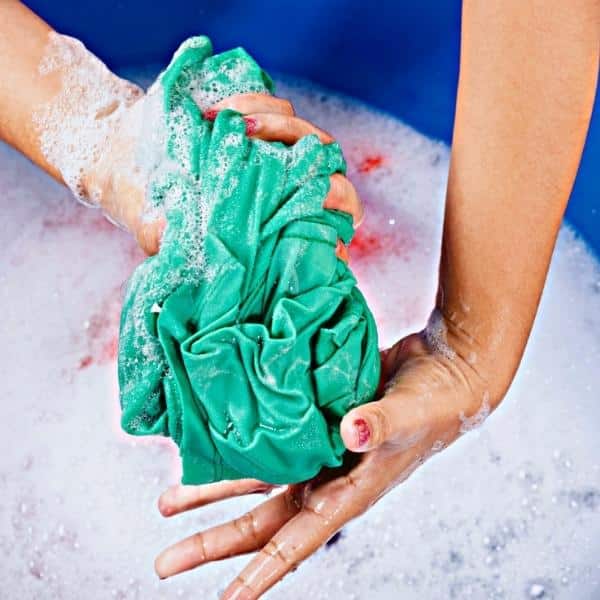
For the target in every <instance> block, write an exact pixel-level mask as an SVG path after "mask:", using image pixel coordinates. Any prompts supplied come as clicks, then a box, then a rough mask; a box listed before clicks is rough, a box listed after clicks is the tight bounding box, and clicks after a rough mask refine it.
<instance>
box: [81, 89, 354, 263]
mask: <svg viewBox="0 0 600 600" xmlns="http://www.w3.org/2000/svg"><path fill="white" fill-rule="evenodd" d="M156 90H158V88H156ZM156 93H157V91H153V90H151V91H150V92H149V94H147V95H145V96H143V97H141V98H140V99H139V100H137V102H135V104H132V105H131V106H130V107H128V108H127V109H126V110H125V111H122V114H121V115H120V116H119V118H118V119H115V120H114V122H113V123H112V124H111V128H110V131H109V134H108V135H107V138H106V141H105V143H104V148H103V151H102V154H101V157H100V159H99V160H98V161H97V162H96V163H95V164H94V165H93V167H92V168H91V169H90V171H89V173H87V174H86V175H85V176H84V178H83V185H84V189H85V194H86V195H87V196H88V197H90V198H91V199H92V200H93V201H94V202H95V203H96V204H100V205H101V206H102V208H103V209H104V211H105V213H106V215H107V216H108V217H109V218H110V219H111V220H113V221H116V222H117V223H120V224H121V225H123V226H124V227H125V228H127V229H128V230H129V231H131V232H132V234H133V235H134V236H135V238H136V240H137V241H138V243H139V245H140V246H141V247H142V249H143V250H144V251H145V252H146V253H147V254H155V253H156V252H158V249H159V246H160V239H161V236H162V233H163V231H164V228H165V226H166V222H165V218H164V215H153V214H152V213H150V212H148V211H147V210H146V200H145V198H146V187H147V185H148V183H149V181H148V180H149V175H148V173H147V170H145V168H144V166H143V161H142V164H140V147H142V151H143V146H144V145H145V144H148V143H152V138H151V136H152V133H153V131H155V130H156V129H157V127H154V125H153V124H152V118H154V117H159V115H157V114H156V113H153V111H152V109H151V107H150V106H149V105H150V104H151V102H152V101H153V99H154V98H153V94H156ZM226 108H227V109H231V110H235V111H237V112H239V113H241V114H243V115H244V119H245V121H246V128H247V134H248V136H250V137H254V138H259V139H262V140H267V141H281V142H284V143H286V144H294V143H295V142H296V141H298V140H299V139H300V138H302V137H304V136H306V135H310V134H315V135H317V136H318V137H319V139H320V140H321V142H323V143H325V144H328V143H331V142H333V138H332V137H331V136H330V135H329V134H328V133H326V132H325V131H323V130H321V129H319V128H318V127H315V126H314V125H312V124H311V123H309V122H308V121H305V120H304V119H300V118H299V117H297V116H295V113H294V109H293V106H292V104H291V103H290V102H289V101H288V100H284V99H281V98H276V97H275V96H270V95H267V94H256V93H249V94H238V95H235V96H231V97H229V98H226V99H225V100H222V101H221V102H219V103H217V104H215V105H214V106H212V107H211V108H209V109H208V110H206V111H205V112H204V117H205V118H206V119H208V120H214V119H215V118H216V115H217V113H218V111H219V110H223V109H226ZM149 116H150V122H148V117H149ZM330 184H331V185H330V190H329V193H328V195H327V197H326V198H325V201H324V207H325V208H328V209H336V210H341V211H345V212H347V213H349V214H351V215H352V217H353V219H354V222H355V224H356V225H358V223H359V222H360V220H361V219H362V215H363V210H362V205H361V203H360V200H359V198H358V195H357V193H356V190H355V189H354V186H353V185H352V184H351V183H350V182H349V181H348V179H347V178H346V177H344V176H343V175H341V174H335V175H332V176H331V179H330ZM336 254H337V255H338V256H339V257H340V258H341V259H342V260H345V261H347V260H348V253H347V250H346V248H345V246H344V245H343V244H342V243H341V241H340V242H338V247H337V249H336Z"/></svg>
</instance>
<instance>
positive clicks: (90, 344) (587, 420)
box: [0, 85, 600, 600]
mask: <svg viewBox="0 0 600 600" xmlns="http://www.w3.org/2000/svg"><path fill="white" fill-rule="evenodd" d="M279 91H280V94H281V95H286V94H289V95H291V96H292V97H293V98H294V100H295V104H296V108H297V110H298V112H299V113H300V115H302V116H306V117H308V118H310V119H313V120H314V121H315V122H317V123H318V124H319V125H322V126H323V127H324V128H325V129H327V130H329V131H331V132H332V133H333V134H334V135H335V136H336V137H337V138H338V139H339V140H340V141H341V143H342V146H343V148H344V149H345V151H346V156H347V159H348V163H349V174H350V177H351V178H352V180H353V181H354V183H355V184H356V186H357V188H358V191H359V192H360V194H361V196H362V197H363V199H364V200H365V203H366V206H367V213H366V218H365V223H364V226H363V227H364V229H363V233H362V234H361V235H362V240H359V241H360V244H359V245H357V246H354V248H353V250H352V252H351V254H352V257H351V264H352V265H353V267H354V269H355V271H356V273H357V275H358V279H359V282H360V285H361V288H362V289H363V291H364V292H365V294H366V295H367V298H368V300H369V302H370V304H371V306H373V308H374V311H375V314H376V318H377V321H378V323H379V326H380V332H381V338H382V345H389V344H390V343H392V342H393V341H395V340H397V339H398V338H399V337H400V336H402V335H404V334H406V333H408V332H413V331H417V330H420V329H421V328H422V327H424V326H425V324H426V322H427V318H428V316H429V312H430V310H431V307H432V306H433V301H434V297H435V292H436V283H437V282H436V270H437V254H438V250H439V236H440V231H441V229H440V226H441V213H442V207H443V194H444V185H445V177H446V170H447V160H448V149H447V148H446V147H445V146H443V145H442V144H440V143H437V142H434V141H431V140H428V139H426V138H425V137H423V136H421V135H419V134H417V133H415V132H414V131H412V130H411V129H409V128H408V127H406V126H404V125H403V124H401V123H399V122H398V121H396V120H394V119H391V118H389V117H387V116H385V115H381V114H378V113H376V112H372V111H369V110H367V109H366V108H365V107H362V106H360V105H355V104H352V103H350V102H348V101H346V100H344V99H343V98H339V97H335V96H332V95H330V94H328V93H324V92H323V91H321V90H318V89H314V88H312V89H307V88H305V87H298V86H296V85H289V86H286V87H283V86H282V87H280V90H279ZM378 157H382V160H381V161H380V160H379V159H378ZM373 165H375V166H373ZM0 191H1V192H2V197H3V202H2V203H0V210H2V211H3V213H2V219H0V243H1V244H2V247H3V257H2V260H1V261H0V307H1V308H2V341H3V350H2V360H1V361H0V378H1V380H2V382H3V390H2V391H3V405H2V406H3V414H2V417H3V419H2V423H3V425H2V435H3V452H2V453H1V454H0V489H1V490H2V498H3V502H2V505H1V506H0V550H1V551H2V552H3V563H2V569H1V570H0V571H1V572H0V585H2V590H3V591H4V592H3V593H4V594H5V595H6V596H7V597H11V598H23V599H30V598H63V599H64V600H70V599H77V600H79V599H80V598H81V597H82V596H85V597H89V598H120V599H122V600H125V599H128V600H129V599H135V598H143V599H144V600H152V599H155V598H156V599H159V598H198V597H202V598H216V597H217V591H218V590H222V589H223V588H224V587H225V586H226V584H227V582H228V581H230V580H231V579H233V577H235V575H236V574H237V573H238V572H239V570H240V569H241V568H242V567H243V565H244V564H245V563H246V562H247V561H248V560H249V557H243V558H238V559H233V560H232V561H224V562H221V563H218V564H214V565H208V566H204V567H202V568H200V569H197V570H195V571H193V572H190V573H188V574H185V575H182V576H179V577H175V578H173V579H172V580H167V581H163V582H159V581H158V580H157V579H156V576H155V575H154V572H153V570H152V563H153V559H154V557H155V555H156V554H157V553H158V552H159V551H160V550H161V549H162V548H163V547H165V546H166V545H169V544H171V543H173V542H175V541H176V540H177V539H180V538H182V537H185V536H187V535H190V534H192V533H194V532H196V531H198V530H199V529H202V528H205V527H209V526H211V525H214V524H215V523H217V522H221V521H224V520H226V519H230V518H233V517H235V516H238V515H239V514H240V512H241V511H243V510H246V509H248V508H249V507H250V506H253V505H254V504H256V502H257V501H260V500H262V498H261V497H257V496H256V495H253V496H252V497H251V498H247V499H235V500H231V501H230V502H227V503H222V504H217V505H214V506H212V507H205V508H202V509H201V510H199V511H195V512H193V513H191V514H190V515H183V516H181V517H177V519H169V520H163V519H162V518H161V517H160V516H159V514H158V511H157V510H156V498H157V497H158V495H159V493H160V492H161V491H162V490H163V489H164V488H166V487H167V485H169V484H172V483H175V482H176V481H177V480H178V479H179V476H180V472H179V466H178V458H177V453H176V451H175V449H174V448H173V447H172V445H170V444H169V443H168V442H166V441H161V440H159V439H156V440H146V439H137V440H134V442H133V443H132V440H131V438H129V437H127V436H125V435H124V434H122V433H121V432H120V431H119V427H118V418H119V411H118V400H117V386H116V377H115V363H114V356H113V355H111V353H110V352H108V350H109V349H110V348H111V344H112V343H113V342H114V339H115V336H116V335H117V330H118V316H119V315H118V304H119V298H120V292H119V289H120V286H121V283H122V282H123V280H124V279H125V278H126V277H127V276H128V275H129V273H130V272H131V271H132V269H133V267H134V265H135V264H136V263H137V262H139V261H140V260H141V258H142V256H141V254H140V253H139V252H138V251H137V250H136V249H135V245H134V243H133V242H132V241H131V240H130V238H129V237H128V235H127V234H125V233H123V232H120V231H118V230H117V229H114V228H111V227H110V226H109V225H108V224H107V223H104V222H103V220H102V219H101V218H100V215H98V214H97V213H96V212H94V211H88V210H85V209H83V208H82V207H80V206H77V205H76V204H75V203H71V202H69V199H68V195H67V193H66V192H65V191H64V190H63V189H62V188H61V187H60V186H58V185H57V184H54V183H53V182H51V181H50V180H49V179H48V178H47V177H45V176H44V175H43V174H42V173H40V172H39V171H38V170H36V169H35V168H34V167H32V166H31V165H30V164H29V163H28V162H27V161H26V160H24V159H22V158H21V157H19V156H17V155H16V153H14V152H12V151H9V150H7V149H6V148H0ZM391 219H392V220H394V223H393V224H392V223H390V220H391ZM599 282H600V270H599V267H598V263H597V262H596V260H595V259H594V258H593V257H592V256H591V254H590V253H589V251H588V250H587V249H586V247H585V246H584V245H583V244H582V243H581V241H579V240H577V239H576V237H575V235H574V234H573V232H572V231H571V230H570V229H568V228H563V230H562V232H561V234H560V236H559V240H558V246H557V250H556V252H555V255H554V258H553V262H552V267H551V270H550V275H549V279H548V285H547V289H546V291H545V293H544V297H543V301H542V306H541V311H540V314H539V316H538V318H537V321H536V324H535V327H534V330H533V333H532V337H531V340H530V343H529V345H528V348H527V351H526V354H525V358H524V361H523V365H522V368H521V370H520V372H519V374H518V376H517V379H516V381H515V383H514V385H513V387H512V389H511V391H510V393H509V395H508V397H507V398H506V400H505V401H504V402H503V403H502V404H501V405H500V407H499V408H498V409H497V410H496V411H495V412H494V415H493V416H491V417H490V418H489V420H488V422H487V425H486V427H485V428H483V429H480V430H478V432H477V435H469V436H464V437H462V438H461V439H460V440H458V441H457V442H456V443H455V444H453V445H451V446H450V447H449V448H447V449H445V450H443V451H442V452H440V453H439V454H436V456H434V457H433V458H431V459H430V460H429V461H427V463H426V464H425V465H424V466H422V467H421V468H420V469H417V470H416V472H415V473H414V474H413V475H412V476H411V477H410V478H409V479H408V481H407V482H406V483H404V484H402V485H401V486H400V487H399V488H398V489H397V490H395V491H393V492H391V493H390V494H388V495H387V496H386V497H385V498H383V499H382V500H381V501H380V502H378V503H377V504H376V505H375V506H374V507H372V508H371V509H370V510H369V511H368V512H367V513H366V514H365V515H364V516H363V517H362V518H361V519H360V520H358V521H356V522H354V523H352V524H351V525H349V526H348V527H346V528H344V530H343V532H342V536H341V538H340V539H339V541H338V542H337V543H336V544H334V545H332V546H330V547H329V548H327V549H323V550H321V551H320V552H319V553H318V554H317V555H316V556H315V557H314V558H312V559H310V560H308V561H307V562H306V563H305V564H303V565H302V566H301V567H300V568H299V569H298V571H297V572H296V573H295V574H293V575H291V576H290V577H289V578H288V579H286V580H285V581H284V582H283V584H282V585H280V586H279V587H278V589H276V591H275V592H273V594H272V595H273V597H275V598H277V597H285V598H289V599H290V600H300V599H301V598H305V597H306V596H309V597H311V598H314V600H330V599H331V598H351V597H352V595H353V594H354V595H355V596H356V597H362V598H369V599H371V598H373V600H396V599H397V598H398V597H401V598H405V599H406V600H437V599H439V598H444V599H446V598H449V599H460V600H462V599H463V598H474V599H477V600H479V599H483V598H486V599H487V598H497V599H504V600H513V599H515V598H516V599H518V598H528V597H531V596H530V594H531V592H532V590H533V591H534V592H536V591H537V590H538V589H539V588H537V587H534V586H543V588H544V590H545V592H544V593H545V594H546V596H547V597H553V598H558V599H561V598H563V599H566V600H571V599H572V598H578V599H579V598H582V599H583V598H590V599H591V598H595V597H597V596H598V595H599V594H600V584H599V574H600V565H599V564H598V556H600V523H599V518H598V514H599V511H600V461H599V460H598V456H600V436H598V422H599V421H600V405H599V404H598V401H597V399H598V389H599V388H600V375H599V370H598V365H599V364H600V284H599ZM148 308H150V306H148ZM86 322H87V327H86ZM107 349H108V350H107ZM105 354H106V356H105ZM88 357H89V359H88ZM90 361H91V362H90ZM438 447H439V445H436V446H435V448H432V451H435V450H437V448H438ZM536 593H537V592H536Z"/></svg>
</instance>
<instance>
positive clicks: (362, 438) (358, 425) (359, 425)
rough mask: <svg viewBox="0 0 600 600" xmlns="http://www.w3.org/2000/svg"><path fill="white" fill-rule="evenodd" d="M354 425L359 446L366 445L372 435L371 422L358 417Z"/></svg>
mask: <svg viewBox="0 0 600 600" xmlns="http://www.w3.org/2000/svg"><path fill="white" fill-rule="evenodd" d="M353 425H354V436H355V438H356V443H357V444H358V446H359V447H361V446H364V445H365V444H366V443H367V442H368V441H369V438H370V437H371V430H370V429H369V424H368V423H367V422H366V421H365V420H364V419H356V421H354V423H353Z"/></svg>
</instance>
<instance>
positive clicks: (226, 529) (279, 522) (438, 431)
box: [155, 330, 489, 600]
mask: <svg viewBox="0 0 600 600" xmlns="http://www.w3.org/2000/svg"><path fill="white" fill-rule="evenodd" d="M455 331H456V330H455ZM462 335H463V333H462V332H460V331H457V332H456V335H452V333H449V335H448V340H447V341H448V344H449V347H454V348H457V347H460V346H461V344H462V341H463V340H461V339H460V338H461V337H462ZM426 339H427V336H425V335H412V336H409V337H407V338H405V339H404V340H402V341H400V342H398V343H397V344H396V345H395V346H394V347H392V348H391V349H390V350H388V351H386V352H383V353H382V369H383V373H382V374H383V380H384V381H387V384H388V385H387V391H386V392H385V394H384V395H383V397H382V398H381V399H380V400H378V401H375V402H370V403H367V404H364V405H362V406H359V407H357V408H355V409H353V410H352V411H350V412H349V413H348V414H347V415H345V417H344V419H343V420H342V423H341V433H342V437H343V440H344V443H345V445H346V447H347V448H348V449H349V450H351V451H352V452H353V453H358V454H353V453H349V454H348V455H347V459H348V460H347V461H346V463H347V464H345V465H344V466H343V467H341V468H339V469H327V470H324V471H322V472H321V473H320V474H319V475H318V476H317V477H316V478H315V479H313V480H310V481H307V482H303V483H299V484H294V485H289V486H287V487H285V488H282V491H281V493H277V494H274V495H272V497H270V498H268V499H267V500H266V501H264V502H263V503H262V504H259V505H258V506H257V507H255V508H254V509H253V510H251V511H250V512H248V513H246V514H245V515H243V516H241V517H239V518H237V519H234V520H233V521H230V522H228V523H225V524H222V525H218V526H216V527H213V528H211V529H208V530H206V531H201V532H199V533H196V534H194V535H192V536H190V537H188V538H186V539H184V540H182V541H180V542H178V543H177V544H175V545H173V546H171V547H170V548H167V549H166V550H164V551H163V552H162V553H161V554H160V555H159V556H158V558H157V559H156V563H155V569H156V572H157V574H158V575H159V576H160V577H161V578H165V577H170V576H172V575H175V574H177V573H181V572H182V571H187V570H189V569H192V568H195V567H197V566H199V565H202V564H205V563H208V562H212V561H216V560H221V559H224V558H228V557H231V556H236V555H240V554H245V553H249V552H255V551H258V554H257V555H256V556H255V557H254V558H253V559H252V561H251V562H250V563H249V564H248V566H247V567H246V568H245V569H244V570H243V571H242V573H240V574H239V575H238V576H237V577H236V578H235V580H234V581H233V582H231V583H230V585H229V586H228V587H227V589H226V590H225V592H224V594H223V596H222V598H223V599H224V600H225V599H226V600H231V599H233V598H236V599H240V598H243V599H244V600H252V599H255V598H258V597H260V596H261V594H263V593H264V592H265V591H266V590H268V589H269V588H270V587H272V586H273V585H274V584H276V583H277V582H278V581H279V580H280V579H282V578H283V577H284V576H285V575H286V574H287V573H289V572H290V571H293V570H294V569H295V568H296V567H297V566H298V564H299V563H300V562H302V561H303V560H304V559H305V558H307V557H308V556H310V555H311V554H312V553H313V552H315V551H316V550H317V549H318V548H319V547H320V546H322V545H323V544H325V543H326V542H327V540H329V539H330V538H331V536H333V535H334V534H335V533H336V532H337V531H339V530H340V529H341V528H342V527H343V526H344V525H345V524H346V523H348V521H350V520H351V519H353V518H354V517H357V516H359V515H361V514H362V513H364V512H365V511H366V510H367V509H368V508H369V507H371V506H372V505H373V504H374V503H375V502H377V500H379V499H380V498H381V497H382V496H383V495H384V494H385V493H386V492H388V491H389V490H391V489H392V488H393V487H394V486H396V485H397V484H398V483H400V482H402V481H404V480H405V479H406V478H407V477H408V476H409V475H410V473H412V471H413V470H414V469H415V468H416V467H417V466H419V465H420V464H422V463H423V462H424V461H425V460H426V459H427V458H428V457H429V456H430V455H431V454H432V453H434V452H436V451H438V450H440V449H442V448H443V447H445V446H446V445H447V444H449V443H450V442H452V441H453V440H454V439H455V438H456V437H457V436H458V435H459V433H460V432H461V431H464V430H465V426H467V427H468V426H469V425H475V424H477V423H478V416H479V417H485V415H486V414H487V412H488V407H489V404H488V398H489V396H488V394H487V391H486V389H485V385H484V384H483V381H484V380H483V379H482V378H481V377H480V376H479V375H478V374H477V372H476V371H475V370H474V369H473V367H472V365H468V364H467V363H466V362H465V361H464V360H463V359H462V358H461V352H456V353H455V354H453V353H452V352H440V349H439V347H436V348H432V347H430V345H428V344H427V342H426ZM465 415H469V416H465ZM473 415H475V417H473ZM274 487H275V486H271V485H269V484H267V483H264V482H260V481H257V480H248V479H245V480H239V481H222V482H218V483H212V484H207V485H200V486H174V487H171V488H170V489H168V490H166V491H165V492H164V493H163V494H162V495H161V497H160V498H159V510H160V512H161V513H162V514H163V516H165V517H170V516H173V515H176V514H178V513H181V512H184V511H187V510H190V509H193V508H198V507H200V506H204V505H206V504H209V503H211V502H215V501H218V500H222V499H225V498H230V497H233V496H240V495H244V494H250V493H256V492H269V491H271V490H272V489H274Z"/></svg>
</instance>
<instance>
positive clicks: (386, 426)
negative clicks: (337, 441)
mask: <svg viewBox="0 0 600 600" xmlns="http://www.w3.org/2000/svg"><path fill="white" fill-rule="evenodd" d="M382 359H383V361H382V369H383V371H384V372H385V377H386V378H387V379H388V380H394V381H395V382H394V383H393V385H392V386H391V387H389V388H388V389H387V391H386V392H385V394H384V395H383V397H382V398H380V399H379V400H377V401H375V402H368V403H366V404H363V405H361V406H357V407H356V408H353V409H352V410H351V411H349V412H348V413H347V414H346V415H345V416H344V418H343V419H342V422H341V424H340V434H341V436H342V440H343V441H344V445H345V446H346V448H347V449H348V450H350V451H352V452H366V451H368V450H373V449H374V448H377V447H378V446H381V445H382V444H384V443H390V442H391V443H393V445H394V446H395V447H396V448H397V449H405V448H408V447H410V446H412V445H413V444H415V443H417V442H419V441H420V440H421V439H423V438H424V437H425V436H427V435H429V434H430V433H434V432H432V431H431V430H432V429H440V430H449V429H451V428H452V427H455V426H456V424H457V423H459V415H460V414H461V413H462V412H465V413H467V412H469V413H471V412H474V411H476V410H477V409H478V406H474V407H473V406H471V403H472V402H471V401H472V400H473V394H472V391H473V389H472V388H473V386H472V385H471V384H470V383H469V377H468V376H467V374H465V373H464V372H463V371H462V370H461V369H460V368H459V365H458V362H456V361H453V360H451V359H448V358H446V357H444V356H441V355H439V354H437V353H432V352H431V351H428V350H427V348H426V347H425V346H424V344H423V341H422V340H421V339H420V338H419V337H418V336H409V337H408V338H405V339H404V340H402V341H401V342H399V343H398V344H396V345H395V346H394V347H393V348H391V349H390V350H389V351H387V352H386V353H384V355H383V356H382ZM394 371H395V374H394V375H393V376H392V377H391V378H390V374H391V373H394Z"/></svg>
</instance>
